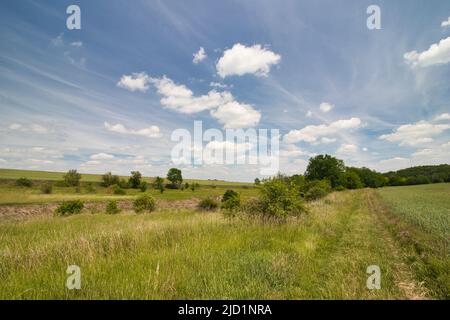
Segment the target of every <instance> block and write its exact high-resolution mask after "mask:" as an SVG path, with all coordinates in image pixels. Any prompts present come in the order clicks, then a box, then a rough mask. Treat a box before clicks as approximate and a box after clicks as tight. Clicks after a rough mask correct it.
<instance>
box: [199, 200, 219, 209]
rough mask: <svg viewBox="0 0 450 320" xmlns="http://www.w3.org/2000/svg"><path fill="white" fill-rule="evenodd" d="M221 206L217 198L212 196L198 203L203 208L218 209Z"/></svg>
mask: <svg viewBox="0 0 450 320" xmlns="http://www.w3.org/2000/svg"><path fill="white" fill-rule="evenodd" d="M218 207H219V204H218V203H217V201H216V200H214V199H212V198H205V199H203V200H202V201H200V203H199V204H198V208H199V209H201V210H206V211H212V210H216V209H217V208H218Z"/></svg>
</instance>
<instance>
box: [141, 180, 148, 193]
mask: <svg viewBox="0 0 450 320" xmlns="http://www.w3.org/2000/svg"><path fill="white" fill-rule="evenodd" d="M147 187H148V184H147V182H146V181H142V182H141V184H140V185H139V190H141V192H145V191H147Z"/></svg>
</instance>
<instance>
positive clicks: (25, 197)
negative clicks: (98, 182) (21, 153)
mask: <svg viewBox="0 0 450 320" xmlns="http://www.w3.org/2000/svg"><path fill="white" fill-rule="evenodd" d="M227 189H228V187H225V186H220V187H215V188H212V187H208V186H201V187H200V188H199V189H197V190H195V191H192V190H190V189H188V190H171V189H166V190H165V191H164V193H162V194H161V193H160V192H159V191H158V190H154V189H149V190H148V191H147V192H149V193H151V194H152V195H153V196H154V197H155V198H156V199H163V200H186V199H191V198H199V199H200V198H205V197H208V196H213V197H215V196H217V197H218V196H222V195H223V194H224V192H225V191H226V190H227ZM235 190H236V191H237V192H239V193H240V194H241V197H243V198H244V199H247V198H249V197H253V196H255V195H256V194H257V189H256V188H254V187H252V188H236V189H235ZM140 193H141V192H140V191H139V190H137V189H126V195H114V194H112V193H111V190H109V189H108V188H103V187H98V186H97V187H95V193H88V192H87V191H86V188H84V187H80V190H79V192H77V190H76V188H74V187H54V188H53V192H52V194H42V191H41V189H40V187H39V186H34V187H31V188H26V187H17V186H15V185H11V184H0V205H2V204H42V203H53V202H61V201H63V200H75V199H81V200H83V201H106V200H111V199H117V200H121V199H122V200H125V199H133V198H135V197H136V196H137V195H138V194H140Z"/></svg>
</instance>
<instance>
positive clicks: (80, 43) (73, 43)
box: [70, 41, 83, 47]
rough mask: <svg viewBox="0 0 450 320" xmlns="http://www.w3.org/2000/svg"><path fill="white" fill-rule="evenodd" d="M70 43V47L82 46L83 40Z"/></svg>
mask: <svg viewBox="0 0 450 320" xmlns="http://www.w3.org/2000/svg"><path fill="white" fill-rule="evenodd" d="M70 45H71V46H72V47H82V46H83V42H81V41H74V42H72V43H71V44H70Z"/></svg>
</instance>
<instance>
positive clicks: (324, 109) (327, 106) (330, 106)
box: [319, 102, 334, 113]
mask: <svg viewBox="0 0 450 320" xmlns="http://www.w3.org/2000/svg"><path fill="white" fill-rule="evenodd" d="M319 108H320V111H322V112H323V113H326V112H329V111H331V109H333V108H334V104H331V103H328V102H322V103H321V104H320V106H319Z"/></svg>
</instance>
